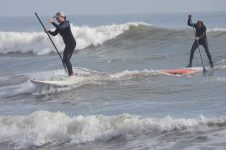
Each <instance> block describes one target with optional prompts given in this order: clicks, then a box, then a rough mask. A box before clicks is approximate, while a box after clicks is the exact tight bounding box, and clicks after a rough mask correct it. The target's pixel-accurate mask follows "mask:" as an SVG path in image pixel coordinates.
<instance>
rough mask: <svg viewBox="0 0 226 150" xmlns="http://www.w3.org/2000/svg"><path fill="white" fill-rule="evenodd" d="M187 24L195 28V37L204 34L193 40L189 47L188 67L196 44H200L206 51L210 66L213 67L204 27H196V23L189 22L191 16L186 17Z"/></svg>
mask: <svg viewBox="0 0 226 150" xmlns="http://www.w3.org/2000/svg"><path fill="white" fill-rule="evenodd" d="M188 25H189V26H191V27H194V28H195V30H196V33H195V36H196V37H200V36H202V35H203V34H204V36H202V38H200V39H199V40H198V41H197V40H195V41H194V43H193V45H192V48H191V53H190V61H189V65H188V66H189V67H191V66H192V60H193V57H194V53H195V50H196V49H197V47H198V45H202V46H203V47H204V49H205V51H206V54H207V57H208V59H209V63H210V66H211V67H213V61H212V58H211V54H210V52H209V46H208V41H207V37H206V27H205V26H202V27H201V28H198V25H197V24H192V23H191V18H188Z"/></svg>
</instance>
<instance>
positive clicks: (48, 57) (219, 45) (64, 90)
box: [0, 12, 226, 150]
mask: <svg viewBox="0 0 226 150" xmlns="http://www.w3.org/2000/svg"><path fill="white" fill-rule="evenodd" d="M192 14H193V21H197V20H198V19H199V20H203V21H204V23H205V24H206V26H207V28H208V31H207V37H208V42H209V48H210V52H211V54H212V57H213V61H214V65H215V68H214V69H213V70H210V69H208V71H207V73H205V74H204V73H203V72H202V65H201V61H200V56H199V53H198V51H196V53H195V57H194V61H193V66H194V67H195V68H194V69H196V70H197V71H198V72H196V73H194V74H191V75H167V74H161V73H160V70H164V69H176V68H184V67H185V66H186V65H187V64H188V60H189V54H190V49H191V46H192V43H193V41H194V34H193V30H192V28H190V27H188V26H187V25H186V23H187V15H188V14H185V13H176V14H139V15H118V16H114V15H107V16H105V15H99V16H68V19H69V20H70V22H71V23H72V32H73V34H74V36H75V37H76V40H77V47H76V51H75V53H74V54H73V56H72V59H71V61H72V64H73V68H74V72H75V73H77V74H78V76H77V79H76V80H77V81H76V84H75V85H71V86H64V87H56V86H37V85H34V84H32V83H31V82H30V80H31V79H39V80H61V79H63V78H66V77H67V75H66V73H65V71H64V69H63V67H62V63H61V61H60V59H59V56H58V55H57V53H56V52H55V50H54V48H53V46H52V45H51V43H50V41H49V39H48V37H47V36H46V35H45V33H43V30H42V27H41V26H40V24H39V22H38V20H37V19H36V17H35V16H31V17H17V18H16V17H8V18H7V17H2V18H1V19H0V60H1V61H0V149H4V150H12V149H19V150H20V149H23V150H33V149H34V150H36V149H40V150H47V149H48V150H62V149H66V150H71V149H79V150H87V149H92V150H100V149H101V150H115V149H118V150H131V149H132V150H149V149H151V150H172V149H173V150H182V149H183V150H204V149H205V150H206V149H208V150H224V149H226V142H225V139H226V42H225V41H226V22H225V18H226V13H225V12H221V13H192ZM40 18H41V19H42V20H43V23H44V24H45V25H46V27H47V28H48V29H53V28H52V26H51V25H49V24H48V21H47V17H46V16H41V15H40ZM53 40H54V42H55V44H56V46H57V47H58V49H59V51H60V52H61V53H62V52H63V48H64V44H63V42H62V39H61V37H60V36H56V37H53ZM201 53H202V57H203V60H204V65H205V66H206V68H209V64H208V59H207V57H206V54H205V51H204V50H203V48H202V47H201Z"/></svg>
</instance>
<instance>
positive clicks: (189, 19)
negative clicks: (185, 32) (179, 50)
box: [187, 18, 196, 27]
mask: <svg viewBox="0 0 226 150" xmlns="http://www.w3.org/2000/svg"><path fill="white" fill-rule="evenodd" d="M187 24H188V26H191V27H195V26H196V24H195V23H191V18H188V23H187Z"/></svg>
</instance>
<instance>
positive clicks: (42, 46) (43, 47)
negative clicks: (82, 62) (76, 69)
mask: <svg viewBox="0 0 226 150" xmlns="http://www.w3.org/2000/svg"><path fill="white" fill-rule="evenodd" d="M139 25H149V24H146V23H142V22H134V23H132V22H131V23H126V24H113V25H105V26H98V27H89V26H81V27H80V26H72V32H73V34H74V36H75V37H76V41H77V49H79V50H81V49H84V48H87V47H89V46H91V45H93V46H98V45H101V44H103V43H104V42H106V41H108V40H111V39H113V38H115V37H117V36H118V35H120V34H122V33H124V32H125V31H127V30H129V29H130V27H131V26H136V27H137V26H139ZM53 41H54V42H55V44H56V46H57V47H58V50H59V51H60V52H62V51H63V49H64V44H63V41H62V39H61V37H60V36H56V37H53ZM12 52H20V53H27V52H31V53H33V54H36V55H44V54H48V53H51V52H55V50H54V48H53V46H52V44H51V42H50V41H49V39H48V37H47V36H46V35H45V33H43V32H0V54H8V53H12Z"/></svg>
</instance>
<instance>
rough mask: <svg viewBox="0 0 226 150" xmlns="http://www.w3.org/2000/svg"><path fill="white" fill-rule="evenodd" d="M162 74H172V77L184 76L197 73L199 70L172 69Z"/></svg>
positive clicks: (163, 71)
mask: <svg viewBox="0 0 226 150" xmlns="http://www.w3.org/2000/svg"><path fill="white" fill-rule="evenodd" d="M160 72H161V73H166V74H172V75H184V74H192V73H195V72H197V70H192V69H171V70H162V71H160Z"/></svg>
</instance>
